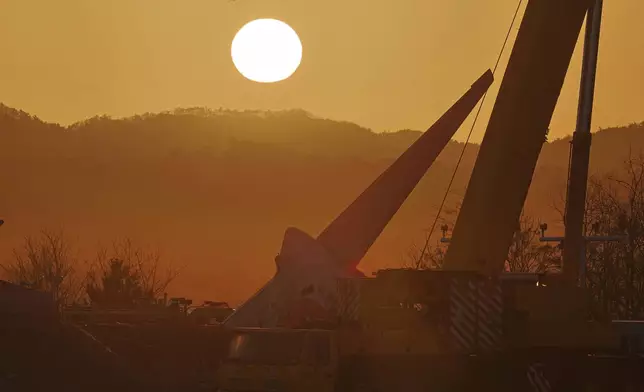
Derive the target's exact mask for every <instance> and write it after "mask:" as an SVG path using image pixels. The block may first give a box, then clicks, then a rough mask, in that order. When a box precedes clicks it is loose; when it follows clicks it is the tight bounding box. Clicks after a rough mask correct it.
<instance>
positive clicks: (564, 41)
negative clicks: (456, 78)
mask: <svg viewBox="0 0 644 392" xmlns="http://www.w3.org/2000/svg"><path fill="white" fill-rule="evenodd" d="M595 3H596V5H595V8H594V9H593V10H592V11H591V12H588V10H589V8H590V7H591V1H590V0H568V1H561V0H530V1H529V2H528V5H527V8H526V11H525V14H524V17H523V21H522V23H521V27H520V29H519V33H518V36H517V39H516V42H515V45H514V48H513V50H512V54H511V56H510V60H509V64H508V67H507V69H506V71H505V75H504V77H503V81H502V84H501V87H500V90H499V94H498V96H497V100H496V103H495V105H494V109H493V111H492V116H491V119H490V122H489V124H488V128H487V132H486V134H485V137H484V139H483V142H482V145H481V148H480V150H479V154H478V157H477V161H476V164H475V167H474V171H473V173H472V177H471V179H470V182H469V186H468V188H467V192H466V195H465V199H464V201H463V204H462V208H461V211H460V214H459V217H458V221H457V223H456V226H455V229H454V232H453V236H452V238H451V239H450V240H449V242H450V246H449V249H448V251H447V255H446V260H445V265H444V270H442V271H434V270H427V271H419V270H405V269H395V270H383V271H379V272H378V273H377V274H376V276H375V278H366V277H355V276H353V277H351V276H346V274H345V276H343V272H344V271H346V268H355V266H356V265H357V263H358V262H359V261H360V260H361V258H362V257H363V256H364V254H365V253H366V252H367V251H368V249H369V247H370V246H371V245H372V243H373V242H374V241H375V239H376V238H377V237H378V235H379V234H380V232H381V231H382V229H383V228H384V226H385V225H386V224H387V222H388V221H389V220H390V219H391V217H392V216H393V215H394V214H395V212H396V211H397V209H398V208H399V207H400V204H401V203H402V202H403V201H404V200H405V198H406V197H407V195H408V194H409V192H411V190H412V189H413V188H414V186H415V185H416V183H417V182H418V180H419V179H420V177H421V176H422V175H423V173H424V172H425V171H426V170H427V168H428V167H429V165H430V164H431V162H432V161H433V159H434V158H435V155H436V154H438V152H440V149H441V148H442V146H443V145H444V143H446V142H447V140H448V138H449V137H450V136H451V134H450V135H448V133H449V132H452V133H453V131H454V130H455V128H457V127H458V125H460V123H461V122H462V121H463V119H464V118H465V116H466V115H467V113H469V111H470V110H471V109H472V108H473V106H474V105H475V104H476V102H477V101H478V99H479V98H480V95H482V94H483V92H484V91H485V90H486V89H487V87H488V86H489V83H488V82H481V80H479V83H480V84H481V85H483V87H481V88H480V89H478V93H472V91H470V92H469V93H468V94H472V95H473V96H470V97H469V98H468V99H464V98H465V97H464V98H462V99H461V101H459V102H457V104H456V105H459V106H460V107H461V108H462V109H463V110H455V109H454V108H452V109H451V110H450V111H452V110H455V111H456V112H457V114H453V116H454V117H455V118H454V119H452V120H449V121H445V123H446V124H447V127H446V128H445V129H443V131H442V132H439V134H438V135H436V136H432V135H429V134H430V132H431V131H432V130H431V129H430V131H428V132H427V133H426V134H425V135H423V136H422V137H421V139H419V141H417V142H416V144H414V145H413V146H412V147H410V149H409V150H408V151H406V152H405V153H404V154H403V155H402V156H401V157H400V158H399V159H398V160H397V161H396V162H395V163H394V164H393V165H392V166H391V167H390V168H389V169H388V170H387V171H385V173H383V174H382V175H381V176H380V177H379V178H378V179H377V180H376V181H375V182H374V183H373V184H372V185H371V186H370V187H369V188H368V189H367V190H366V191H365V192H364V193H363V194H362V195H360V196H359V197H358V199H356V201H355V202H354V203H353V204H351V205H350V206H349V207H348V208H347V209H346V210H345V211H344V212H343V213H342V214H341V215H340V216H339V217H338V218H337V219H336V220H335V221H334V222H332V223H331V224H330V225H329V226H328V227H327V229H326V230H324V231H323V232H322V234H320V236H319V237H318V238H317V240H314V239H313V238H311V237H309V236H307V235H306V234H305V233H302V232H299V231H295V230H294V229H290V230H289V231H287V235H286V236H285V239H284V243H283V246H282V251H281V253H280V257H279V265H280V273H279V274H276V276H275V277H274V278H273V281H271V283H269V284H268V285H266V286H265V287H264V289H263V290H265V291H264V292H260V293H259V296H260V297H261V296H263V299H261V300H258V301H254V300H255V299H257V298H259V297H256V298H253V299H251V301H250V303H251V304H252V305H255V306H254V307H253V306H252V305H251V306H249V307H248V308H246V309H250V310H251V312H249V313H246V316H247V317H246V318H244V317H240V319H239V320H243V321H244V322H246V323H248V322H250V323H252V321H253V320H252V318H250V317H248V315H249V314H252V312H255V314H256V315H259V318H260V319H262V320H263V321H268V322H267V323H265V324H264V325H263V326H264V327H266V326H271V327H274V326H275V325H274V324H271V322H274V321H276V320H277V319H278V318H275V319H271V318H270V317H267V315H268V314H270V313H262V312H264V311H265V310H266V309H269V308H272V307H274V306H275V307H279V305H280V304H283V303H286V305H287V307H288V306H292V304H293V303H292V302H291V303H288V301H285V298H288V295H291V296H293V297H297V295H299V293H300V292H301V290H302V289H303V288H308V287H309V286H312V289H311V290H308V291H307V293H309V292H310V291H315V292H317V291H323V292H324V291H325V290H327V293H328V288H329V287H330V285H328V284H327V285H326V286H324V285H323V284H321V283H322V280H323V279H327V280H329V279H336V283H337V286H336V290H337V291H336V293H335V297H334V298H335V305H334V306H335V307H336V310H337V314H336V316H337V317H338V324H337V325H336V326H335V330H334V331H328V337H329V339H330V340H329V342H335V343H329V345H330V346H329V350H330V352H331V353H332V354H331V356H330V358H332V359H331V360H330V361H328V362H325V364H324V365H323V366H322V364H318V365H319V366H320V367H319V368H316V369H319V371H318V372H316V371H313V372H311V371H310V363H309V362H307V361H308V360H307V358H304V357H302V358H300V357H297V356H296V357H294V358H291V359H290V360H291V361H292V362H289V364H288V366H287V365H285V364H283V363H264V362H253V361H254V360H257V361H261V360H262V359H261V358H247V360H248V361H249V362H248V363H244V362H241V361H239V358H233V360H231V361H230V362H229V363H228V364H227V367H226V368H225V370H224V371H223V372H222V373H221V375H222V377H223V379H224V381H225V382H226V383H229V384H226V385H231V386H232V387H233V389H235V388H236V387H239V389H243V388H244V387H248V388H249V389H252V388H251V385H259V384H258V382H259V383H260V384H261V383H262V382H269V381H271V382H275V383H276V384H275V385H278V384H279V383H287V384H289V385H290V382H291V381H293V382H295V384H297V385H300V384H298V383H301V385H306V381H308V380H310V379H315V377H318V376H320V375H321V374H324V373H326V374H333V375H334V377H335V378H336V379H337V380H340V379H342V376H341V374H342V373H343V372H345V373H350V374H351V377H350V378H352V381H350V382H349V384H350V386H347V385H342V387H341V388H340V389H342V388H346V390H363V389H361V388H367V389H368V386H371V387H376V386H377V387H378V388H382V389H383V390H397V389H398V390H410V391H411V390H427V388H430V387H433V388H434V389H436V390H474V389H475V388H476V389H480V388H483V389H486V388H488V389H489V390H498V389H499V388H501V389H503V390H511V391H517V390H528V389H529V388H531V387H532V388H535V390H539V391H541V390H543V391H546V390H547V391H551V390H562V391H568V390H570V391H572V390H586V388H587V387H590V386H593V387H594V386H597V385H601V384H602V383H603V382H605V381H604V379H605V378H606V377H609V379H610V382H611V384H612V385H611V388H612V390H634V389H627V388H636V389H637V390H644V380H642V373H643V370H644V359H643V358H642V357H641V356H637V355H636V354H641V353H642V351H641V350H642V347H643V345H642V342H644V323H642V322H625V321H614V322H612V323H611V322H599V321H590V320H589V317H588V300H589V299H588V295H587V293H586V291H585V290H584V289H583V288H580V287H577V285H576V284H575V282H574V279H573V278H576V275H577V273H576V272H575V271H578V267H579V263H578V257H577V254H578V253H576V252H577V251H578V250H579V249H580V248H579V246H578V245H575V244H573V245H570V243H569V237H571V236H572V237H575V238H577V237H579V238H581V235H582V233H581V221H580V216H581V217H583V208H584V207H583V203H584V192H583V191H581V189H582V188H584V189H585V186H586V178H587V170H588V151H589V150H588V149H589V146H590V144H589V141H590V137H589V126H590V125H589V124H590V112H591V109H592V94H593V83H594V72H595V71H594V68H595V66H596V57H597V42H598V33H599V22H600V19H601V16H600V13H601V0H595ZM586 15H588V19H587V20H588V23H587V25H588V29H587V33H586V40H585V48H584V52H585V55H584V70H583V74H584V76H583V78H582V89H581V92H580V106H579V111H580V113H579V121H578V126H577V130H576V135H575V138H576V141H575V143H574V148H575V149H577V150H578V151H576V152H575V153H574V154H573V160H574V161H575V162H573V163H572V164H571V184H570V188H569V200H568V211H567V217H568V218H569V219H572V220H574V221H575V222H573V223H570V222H567V232H566V240H567V241H566V242H567V246H566V248H565V249H566V251H567V252H575V255H574V256H573V257H572V259H570V260H572V261H568V260H566V262H567V263H569V265H568V266H567V267H566V266H565V268H566V276H567V277H569V279H563V280H562V279H553V275H552V274H536V273H520V274H516V273H503V269H504V264H505V261H506V258H507V254H508V250H509V247H510V244H511V241H512V237H513V235H514V233H515V232H516V229H517V225H518V223H519V218H520V214H521V211H522V209H523V205H524V202H525V198H526V195H527V192H528V188H529V186H530V183H531V180H532V176H533V172H534V168H535V166H536V163H537V159H538V157H539V154H540V151H541V147H542V144H543V143H544V142H545V140H546V135H547V133H548V126H549V123H550V120H551V117H552V114H553V111H554V108H555V104H556V102H557V99H558V97H559V94H560V91H561V87H562V85H563V81H564V77H565V75H566V72H567V70H568V67H569V65H570V60H571V57H572V54H573V50H574V48H575V44H576V42H577V38H578V36H579V33H580V30H581V26H582V25H583V22H584V17H585V16H586ZM490 76H491V75H490ZM489 79H491V77H490V78H489ZM490 81H491V80H490ZM475 86H476V85H475ZM473 90H474V86H473ZM466 96H467V94H466ZM464 101H465V102H464ZM456 105H455V106H456ZM449 113H450V112H448V113H447V114H446V115H445V117H448V115H449ZM441 120H442V119H441ZM441 120H439V122H437V124H436V125H435V127H436V128H441V124H442V122H441ZM434 132H436V131H434ZM424 138H426V139H425V140H423V139H424ZM430 138H432V140H433V141H432V142H430V141H428V140H430ZM428 151H429V152H430V153H429V157H426V158H425V160H423V155H424V154H428ZM407 176H408V178H407ZM572 177H575V178H574V180H573V178H572ZM573 188H574V189H573ZM573 203H575V204H574V205H573ZM579 214H581V215H579ZM441 229H442V230H443V236H445V234H446V232H447V227H442V228H441ZM541 229H542V233H545V230H546V229H547V226H542V227H541ZM571 231H575V233H573V234H570V233H569V232H571ZM572 237H571V238H572ZM569 248H573V250H570V249H569ZM285 267H286V268H285ZM334 267H335V268H337V271H340V272H333V270H332V268H334ZM297 268H300V270H298V269H297ZM284 271H285V272H284ZM302 271H306V273H303V272H302ZM570 271H573V272H570ZM312 272H315V273H317V274H318V275H320V276H324V278H322V279H318V280H317V281H316V280H315V278H313V277H312V275H310V274H311V273H312ZM284 273H285V275H282V274H284ZM284 276H286V278H284ZM556 276H559V277H560V276H561V274H558V275H556ZM280 278H282V279H285V280H283V281H282V282H280V283H279V284H274V285H273V284H272V283H277V282H278V281H279V279H280ZM285 282H288V283H289V284H291V285H292V286H293V287H291V288H290V289H284V287H288V284H285ZM295 282H299V285H298V284H295ZM293 288H297V290H295V289H293ZM280 290H283V291H280ZM307 297H311V295H310V294H307ZM318 298H320V297H318ZM245 307H246V305H245V306H243V307H242V308H241V309H240V310H241V311H242V313H238V314H242V315H243V314H244V313H243V311H244V309H245ZM236 314H237V313H234V314H233V315H232V317H231V319H229V320H234V319H235V315H236ZM272 315H275V313H273V314H272ZM230 324H231V326H236V325H239V324H236V323H235V322H232V323H230ZM249 326H262V325H261V323H259V325H249ZM291 327H295V328H294V329H293V330H292V337H293V342H294V344H295V342H296V341H300V340H301V339H300V338H301V337H302V336H303V332H302V331H301V330H298V327H299V328H301V326H292V325H291ZM239 332H240V334H243V333H244V332H243V331H239ZM254 333H257V334H260V335H261V334H265V336H264V338H266V341H270V338H267V337H269V336H281V335H279V334H288V333H289V332H288V330H283V329H267V330H264V331H262V329H257V330H256V331H255V332H254ZM271 334H273V335H271ZM276 334H278V335H276ZM304 335H305V334H304ZM281 338H284V337H283V336H281ZM284 339H286V338H284ZM297 339H300V340H297ZM284 341H288V339H286V340H284ZM303 341H306V340H303ZM233 343H235V342H233ZM333 344H336V346H333ZM296 346H297V345H296ZM297 347H299V346H297ZM231 349H239V347H236V346H234V345H233V346H231ZM248 350H250V349H248ZM233 351H234V350H233ZM249 352H250V351H249ZM333 358H337V360H336V362H335V363H334V362H333ZM347 361H348V362H350V364H347ZM405 361H409V362H413V363H415V364H421V365H420V368H421V371H420V372H418V373H414V375H413V376H411V377H401V375H402V374H406V375H407V376H409V375H410V374H411V373H409V372H407V373H405V372H404V371H403V372H401V371H400V369H397V370H393V369H394V367H393V366H392V365H395V364H398V363H409V362H405ZM260 364H261V365H262V366H261V367H260V366H257V365H260ZM446 364H447V365H446ZM298 366H299V367H298ZM316 366H317V365H316ZM410 367H411V366H410ZM259 368H261V369H266V368H270V369H271V370H270V371H265V370H262V371H258V369H259ZM293 369H298V370H293ZM347 369H349V370H347ZM436 369H438V372H437V373H435V374H432V373H431V371H432V370H436ZM620 371H621V372H622V373H620ZM607 372H611V373H609V374H607ZM269 373H270V377H269V376H268V374H269ZM445 374H449V375H450V377H448V378H449V380H448V381H445V379H444V377H443V378H441V376H444V375H445ZM245 376H246V377H245ZM251 378H252V380H251ZM269 378H270V380H269ZM293 378H297V380H293ZM391 379H394V380H395V382H396V383H394V384H390V385H388V384H387V383H388V382H389V381H390V380H391ZM258 380H259V381H258ZM409 380H412V382H411V383H410V381H409ZM455 380H456V382H455ZM247 381H248V382H249V383H248V384H244V383H245V382H247ZM251 381H252V382H251ZM296 381H297V382H296ZM459 381H460V382H461V383H459ZM236 382H237V383H238V384H235V383H236ZM352 383H353V384H352ZM620 383H621V384H620ZM618 384H619V385H618ZM324 385H325V386H324V387H320V388H318V389H317V390H320V391H332V390H337V389H334V388H335V387H337V386H338V385H339V384H338V385H335V386H329V385H328V383H327V384H324ZM365 385H367V387H365ZM459 388H463V389H459ZM488 389H486V390H488Z"/></svg>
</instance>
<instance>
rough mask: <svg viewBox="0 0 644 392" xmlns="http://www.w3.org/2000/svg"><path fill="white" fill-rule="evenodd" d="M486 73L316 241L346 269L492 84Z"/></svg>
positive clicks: (374, 239)
mask: <svg viewBox="0 0 644 392" xmlns="http://www.w3.org/2000/svg"><path fill="white" fill-rule="evenodd" d="M493 79H494V78H493V76H492V71H490V70H488V71H487V72H486V73H484V74H483V76H481V77H480V78H479V79H478V80H477V81H476V82H474V84H473V85H472V87H471V88H470V90H469V91H468V92H467V93H465V95H463V97H461V99H459V100H458V101H457V102H456V103H455V104H454V105H453V106H452V107H451V108H450V109H449V110H448V111H447V112H446V113H445V114H444V115H443V116H442V117H441V118H440V119H438V121H436V122H435V123H434V125H432V126H431V127H430V128H429V129H428V130H427V131H426V132H425V133H424V134H423V135H422V136H421V137H420V138H419V139H418V140H417V141H416V142H415V143H414V144H412V145H411V147H409V148H408V149H407V150H406V151H405V152H404V153H403V154H402V155H401V156H400V157H399V158H398V159H397V160H396V161H395V162H394V163H393V164H392V165H391V166H389V168H387V170H385V172H384V173H382V174H381V175H380V176H379V177H378V178H377V179H376V180H375V181H374V182H373V183H372V184H371V185H370V186H369V187H368V188H367V189H366V190H365V191H364V192H363V193H362V194H361V195H360V196H358V198H357V199H356V200H355V201H354V202H353V203H351V205H350V206H349V207H347V209H346V210H344V211H343V212H342V213H341V214H340V215H339V216H338V217H337V218H336V219H335V220H334V221H333V222H331V224H330V225H329V226H327V228H326V229H324V231H322V233H321V234H320V235H319V236H318V238H317V240H318V241H319V242H320V243H321V244H322V245H324V247H325V248H326V249H327V250H328V251H329V253H330V254H331V255H332V256H333V258H334V259H335V260H336V261H337V262H338V263H339V264H340V265H341V266H342V267H354V268H355V267H356V266H357V265H358V263H359V262H360V260H362V258H363V257H364V255H365V254H366V253H367V251H368V250H369V248H370V247H371V245H373V243H374V242H375V241H376V239H377V238H378V236H379V235H380V233H382V231H383V229H384V228H385V226H386V225H387V224H388V223H389V221H390V220H391V218H393V216H394V214H395V213H396V212H397V211H398V209H399V208H400V206H401V205H402V204H403V202H404V201H405V200H406V199H407V197H408V196H409V194H410V193H411V191H412V190H413V189H414V188H415V187H416V185H417V184H418V182H419V181H420V180H421V178H422V177H423V175H425V173H426V172H427V170H428V169H429V167H430V166H431V165H432V163H433V162H434V160H435V159H436V157H437V156H438V154H440V152H441V151H442V150H443V148H445V146H446V145H447V143H448V142H449V141H450V140H451V138H452V136H453V135H454V133H455V132H456V131H457V130H458V128H459V127H460V125H461V124H462V123H463V121H465V119H466V118H467V116H468V115H469V114H470V112H471V111H472V109H474V106H476V104H477V102H479V100H480V99H481V97H482V96H483V94H485V92H486V91H487V89H488V87H490V85H491V84H492V81H493Z"/></svg>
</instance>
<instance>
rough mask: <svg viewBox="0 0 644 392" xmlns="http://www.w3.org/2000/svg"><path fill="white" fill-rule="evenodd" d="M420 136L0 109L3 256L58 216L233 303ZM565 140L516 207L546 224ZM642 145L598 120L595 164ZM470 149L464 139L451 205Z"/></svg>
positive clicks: (410, 231)
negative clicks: (134, 248)
mask: <svg viewBox="0 0 644 392" xmlns="http://www.w3.org/2000/svg"><path fill="white" fill-rule="evenodd" d="M517 131H520V130H517ZM419 134H420V133H419V132H417V131H408V130H407V131H399V132H395V133H380V134H378V133H373V132H371V131H370V130H368V129H365V128H362V127H360V126H358V125H355V124H351V123H345V122H336V121H330V120H325V119H319V118H315V117H314V116H311V115H309V114H307V113H306V112H304V111H300V110H293V111H285V112H250V111H247V112H234V111H227V110H208V109H201V108H194V109H180V110H176V111H174V112H168V113H159V114H144V115H141V116H134V117H131V118H126V119H110V118H106V117H96V118H92V119H89V120H86V121H82V122H79V123H76V124H74V125H72V126H69V127H61V126H59V125H56V124H49V123H47V122H44V121H41V120H40V119H38V118H35V117H33V116H31V115H29V114H27V113H24V112H21V111H17V110H14V109H11V108H8V107H6V106H0V146H1V147H2V148H1V150H0V165H1V166H0V167H1V168H2V169H1V170H0V186H1V191H0V218H3V219H5V221H6V224H5V225H4V226H3V227H2V228H1V229H0V260H9V259H11V258H12V257H13V255H12V249H13V248H14V247H19V246H20V244H21V241H22V240H23V239H24V237H25V236H27V235H30V234H34V233H37V232H38V231H39V230H41V229H47V228H61V227H62V228H63V229H64V231H65V233H66V235H67V236H69V237H70V238H71V240H72V242H73V243H74V247H75V249H76V250H77V253H78V258H79V260H91V259H92V258H93V257H94V255H95V252H96V249H97V248H98V247H99V246H100V245H103V246H109V245H110V243H111V242H112V241H113V240H116V239H119V238H124V237H128V238H131V239H133V240H134V241H136V242H137V243H140V244H144V245H146V246H152V247H157V248H159V249H160V250H161V251H162V254H163V257H164V260H172V261H173V263H175V264H176V265H185V266H186V268H185V269H184V270H183V271H182V273H181V275H180V277H179V278H178V279H177V281H176V282H175V283H174V285H173V286H172V290H173V292H180V293H181V294H182V295H183V296H188V297H192V298H196V299H219V298H221V299H226V300H229V301H231V303H236V302H238V301H239V300H241V299H243V298H244V297H245V296H247V295H248V294H250V293H251V292H252V291H253V290H254V289H255V288H257V287H258V286H259V285H260V284H262V283H263V282H264V281H265V279H266V278H267V277H269V276H270V275H271V274H272V273H273V270H274V265H273V258H274V256H275V254H276V252H277V251H278V250H279V247H280V244H281V237H282V234H283V232H284V230H285V229H286V227H288V226H291V225H292V226H297V227H300V228H302V229H304V230H306V231H308V232H309V233H310V234H312V235H316V234H317V233H318V232H319V231H320V230H322V229H323V227H324V226H325V225H326V224H327V223H328V222H329V221H330V220H331V219H333V217H334V216H335V215H336V214H338V213H339V212H340V211H341V210H342V209H343V208H344V207H345V206H346V205H347V204H348V203H349V202H351V201H352V200H353V198H354V197H355V196H357V194H358V193H359V192H360V191H361V190H362V189H363V188H364V187H365V186H367V185H368V184H369V183H370V182H371V181H372V180H373V179H374V178H375V177H376V176H377V175H378V174H379V173H380V172H381V171H382V170H383V169H384V168H385V167H386V166H387V165H388V164H389V163H390V162H391V161H392V160H393V159H395V157H397V156H398V155H399V154H400V153H401V152H402V151H403V150H404V149H405V148H406V147H407V146H408V145H409V144H410V143H412V142H413V141H414V140H415V139H416V138H417V137H418V136H419ZM569 141H570V140H569V139H563V140H554V141H550V142H548V143H547V144H545V145H544V146H543V150H542V155H541V158H540V160H539V163H538V167H537V170H536V173H535V178H534V181H533V186H532V189H531V192H530V195H529V198H528V201H527V204H526V211H527V212H528V213H529V214H530V215H532V216H534V217H536V218H538V219H542V220H545V221H548V222H549V223H551V225H550V226H551V227H553V230H556V227H557V225H556V223H557V220H558V219H559V215H558V213H557V212H556V210H555V209H554V208H553V205H556V204H559V205H561V200H562V197H563V195H564V186H565V181H566V168H567V162H568V151H569ZM462 147H463V144H462V143H456V142H452V143H450V145H449V146H448V147H447V148H446V150H445V151H443V153H442V154H441V156H440V157H439V159H438V161H437V162H436V163H435V165H434V166H433V167H432V168H431V169H430V171H429V173H428V175H427V176H426V177H425V178H424V179H423V181H422V183H421V185H420V186H419V187H418V188H417V190H416V191H415V192H414V193H413V194H412V196H411V197H410V199H409V200H408V202H407V203H406V204H405V205H404V206H403V208H402V209H401V211H400V212H399V214H398V215H397V216H396V217H395V218H394V220H393V221H392V222H391V224H390V225H389V226H388V228H387V229H386V231H385V232H384V234H383V236H382V237H381V238H380V239H379V241H378V242H377V243H376V245H375V246H374V248H373V249H372V251H371V252H370V253H369V255H368V256H367V259H366V260H365V262H364V263H363V264H362V265H361V267H362V268H363V269H365V270H367V271H369V270H373V269H377V268H380V267H384V266H396V265H400V264H401V262H402V260H403V258H404V257H405V255H406V252H407V250H408V248H409V246H410V245H411V244H412V243H413V242H418V241H420V240H422V238H423V235H424V234H423V229H425V228H426V227H427V226H428V225H429V224H430V223H431V221H432V220H433V218H434V214H435V209H436V207H437V206H438V203H439V202H440V199H441V198H442V196H443V194H444V192H445V188H446V186H447V182H448V181H449V178H450V177H451V174H452V171H453V168H454V165H455V163H456V160H457V159H458V155H459V154H460V151H461V149H462ZM642 149H644V123H641V124H633V125H630V126H626V127H619V128H611V129H604V130H600V131H599V132H597V133H596V134H595V137H594V139H593V150H592V158H591V161H592V172H593V173H596V174H603V173H608V172H616V171H619V170H621V168H622V163H623V161H624V160H625V159H626V158H627V157H628V156H629V153H631V152H632V153H639V151H640V150H642ZM477 151H478V146H477V145H470V146H468V148H467V150H466V154H465V158H464V160H463V163H462V165H461V168H460V170H459V172H458V176H457V179H456V182H455V185H454V187H453V190H452V194H451V196H450V202H449V207H450V208H451V207H452V206H454V205H455V204H456V203H457V202H458V200H459V198H460V196H461V195H462V194H463V191H464V188H465V186H466V184H467V178H468V176H469V173H470V172H471V169H472V166H473V164H474V160H475V158H476V153H477ZM499 175H503V173H499ZM450 208H448V211H447V213H448V214H449V210H450Z"/></svg>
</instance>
